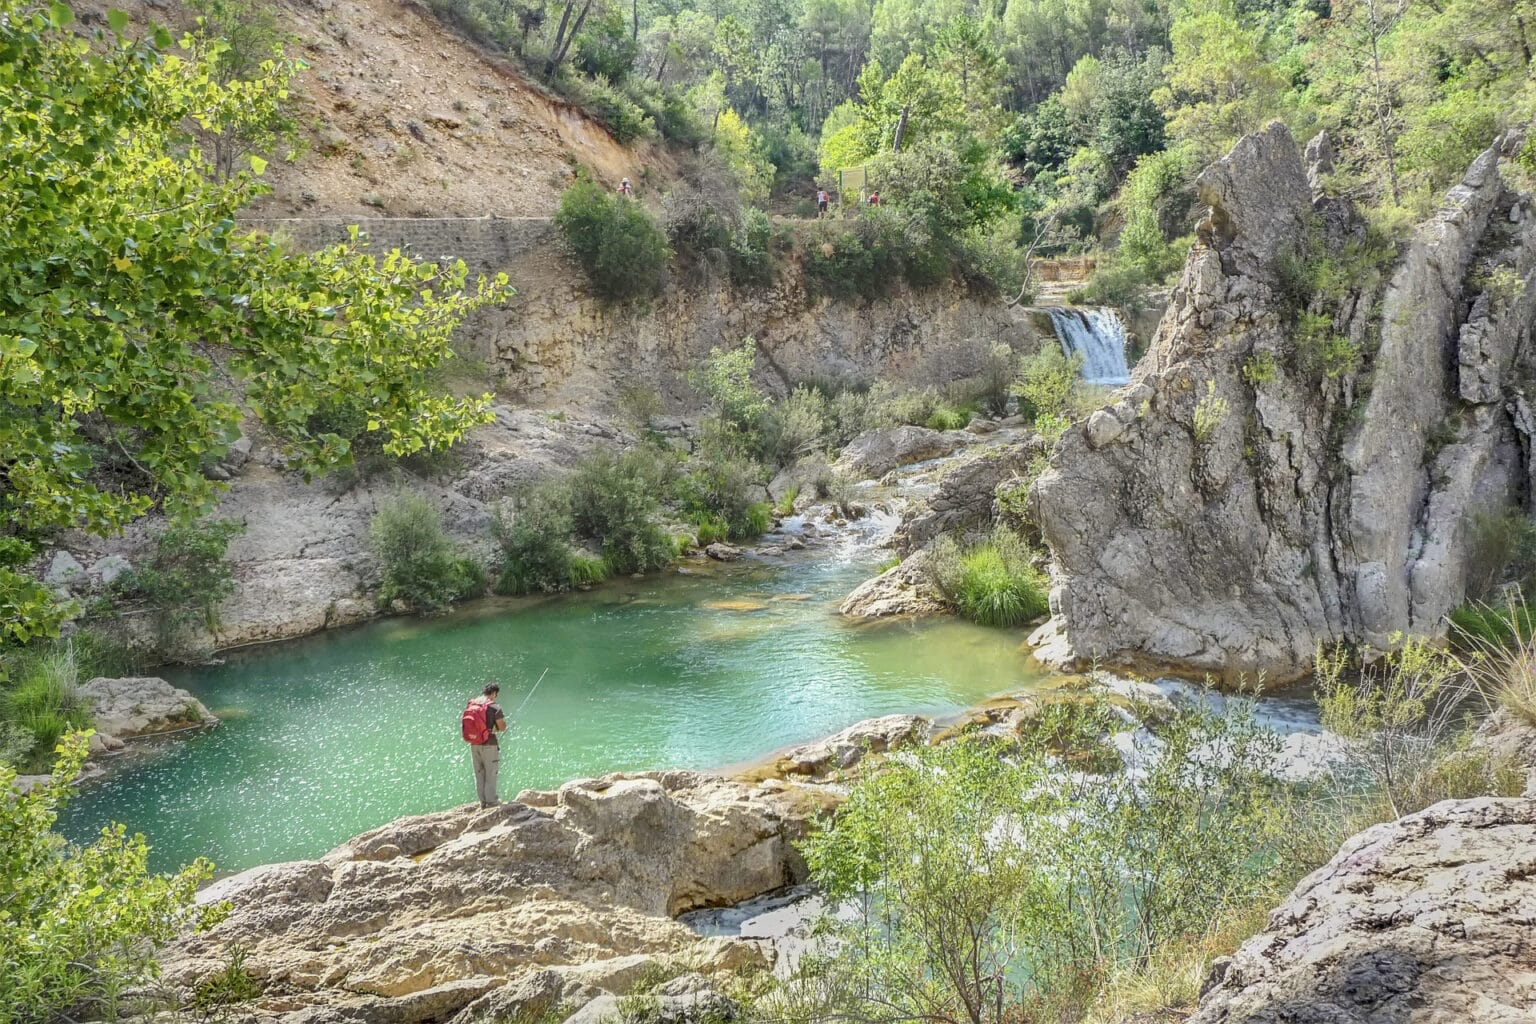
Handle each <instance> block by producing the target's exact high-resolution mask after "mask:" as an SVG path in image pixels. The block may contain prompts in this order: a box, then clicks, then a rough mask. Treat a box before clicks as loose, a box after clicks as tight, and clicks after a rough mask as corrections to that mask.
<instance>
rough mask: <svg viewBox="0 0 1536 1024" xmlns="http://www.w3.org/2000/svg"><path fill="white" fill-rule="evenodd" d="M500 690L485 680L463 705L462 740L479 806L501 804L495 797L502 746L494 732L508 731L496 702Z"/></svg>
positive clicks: (505, 719)
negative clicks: (467, 753)
mask: <svg viewBox="0 0 1536 1024" xmlns="http://www.w3.org/2000/svg"><path fill="white" fill-rule="evenodd" d="M499 693H501V687H500V686H497V685H496V684H495V683H486V684H485V689H483V690H481V691H480V696H478V697H472V698H470V701H469V703H468V704H466V705H465V706H464V715H463V717H462V718H461V719H460V726H461V728H462V731H463V733H464V741H465V742H466V743H468V744H469V760H470V764H472V765H473V766H474V769H475V794H476V795H477V796H478V797H479V798H480V806H481V807H494V806H496V805H497V804H498V803H500V801H499V800H497V799H496V776H497V774H498V773H499V772H500V771H501V747H500V745H499V744H498V743H497V742H496V734H497V733H499V732H506V731H507V716H506V715H504V714H502V713H501V705H499V704H497V703H496V696H497V695H498V694H499Z"/></svg>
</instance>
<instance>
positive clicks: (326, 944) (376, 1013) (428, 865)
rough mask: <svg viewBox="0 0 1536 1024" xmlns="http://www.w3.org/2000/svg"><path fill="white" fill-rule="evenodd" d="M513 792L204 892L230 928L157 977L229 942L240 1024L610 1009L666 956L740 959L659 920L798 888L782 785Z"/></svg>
mask: <svg viewBox="0 0 1536 1024" xmlns="http://www.w3.org/2000/svg"><path fill="white" fill-rule="evenodd" d="M529 797H530V803H528V804H525V803H512V804H506V805H503V806H501V807H497V808H492V809H491V810H488V811H481V810H480V809H479V808H478V807H476V806H472V805H471V806H465V807H459V808H455V809H452V810H449V811H443V812H440V813H437V814H431V815H425V816H420V817H414V818H402V819H400V820H399V821H396V822H393V823H391V824H389V825H386V826H384V827H383V828H380V829H376V830H374V831H373V832H369V833H366V834H364V835H361V836H358V837H356V838H355V839H352V840H351V841H349V842H348V843H346V844H344V845H342V846H341V847H338V848H337V849H336V850H334V851H332V852H331V853H330V854H328V855H326V856H325V857H324V858H322V859H321V860H318V861H301V862H295V863H288V864H274V865H268V866H266V867H260V868H255V869H253V870H251V871H247V872H244V873H242V874H239V875H235V876H233V877H231V878H226V879H223V880H221V881H219V882H216V883H214V884H213V885H211V886H209V887H208V889H206V890H205V891H204V893H203V897H202V898H204V899H207V900H223V899H227V900H229V901H230V902H231V904H232V906H233V908H234V911H233V914H232V915H231V916H230V917H229V919H228V920H226V921H224V922H223V923H222V924H220V925H219V926H218V927H217V928H215V929H214V930H213V931H211V932H209V933H208V934H206V935H203V936H195V937H192V938H189V939H186V940H184V941H183V942H181V943H180V944H179V945H177V946H174V947H172V948H171V949H170V950H169V951H168V952H167V955H166V956H164V957H163V958H162V959H163V961H164V964H165V971H166V977H167V978H168V979H169V980H170V981H171V982H172V983H174V984H178V985H191V984H194V983H195V982H196V980H197V979H198V978H201V977H204V976H206V975H207V974H209V973H210V972H212V971H215V970H217V969H219V968H220V967H221V966H222V965H223V964H225V963H226V962H227V959H228V956H229V951H230V950H231V949H232V948H234V947H235V946H237V945H238V946H242V947H244V948H246V949H248V950H249V955H248V958H247V960H246V966H247V968H248V969H249V970H250V971H251V972H252V974H253V975H254V976H255V977H256V978H257V979H258V980H259V981H260V982H261V984H262V987H263V990H264V993H265V995H264V998H263V999H261V1000H259V1001H258V1002H257V1003H256V1005H255V1008H254V1009H253V1010H252V1011H251V1013H252V1014H254V1015H255V1016H256V1017H257V1018H258V1019H259V1018H261V1017H266V1018H268V1019H270V1018H272V1017H281V1018H283V1019H285V1020H286V1019H291V1020H293V1021H295V1022H297V1021H299V1020H305V1021H317V1020H330V1019H365V1020H390V1021H397V1022H399V1024H411V1022H415V1021H425V1020H447V1019H448V1018H449V1017H451V1016H453V1015H454V1014H456V1013H459V1012H460V1011H461V1010H465V1008H470V1009H469V1010H468V1011H466V1013H465V1014H464V1015H462V1016H461V1018H460V1019H462V1020H469V1019H482V1018H490V1017H500V1018H502V1019H508V1018H510V1017H513V1016H515V1015H516V1014H517V1013H519V1012H523V1011H529V1012H532V1011H534V1010H540V1007H541V1005H542V1007H543V1008H544V1009H548V1008H551V1007H553V1006H554V1005H559V1004H561V1003H567V1004H569V1003H571V1002H578V1003H579V1002H584V1001H586V1000H589V999H592V998H595V997H597V996H599V995H601V994H603V993H604V992H607V993H610V994H614V995H623V994H625V993H627V992H628V990H629V987H630V986H632V985H633V984H634V983H635V980H636V979H637V978H638V977H640V976H641V975H642V974H644V973H645V972H646V970H647V969H648V968H654V967H655V966H656V965H657V963H658V962H659V961H662V960H667V959H676V958H678V957H680V956H681V955H682V954H684V953H686V954H687V955H688V957H689V960H690V962H691V963H694V964H696V965H698V966H696V969H702V970H704V971H705V972H706V973H707V972H711V971H717V970H725V969H734V968H737V967H740V966H742V965H743V964H745V963H748V962H751V961H753V960H754V959H760V954H759V953H758V952H757V951H756V950H755V948H754V947H751V946H749V945H742V944H741V943H739V942H737V943H732V942H727V941H724V940H701V939H699V938H698V937H697V936H696V935H694V934H693V933H692V932H690V931H689V930H688V929H687V928H685V927H684V926H683V925H681V924H678V923H677V922H675V921H673V920H672V917H673V916H675V915H677V914H679V913H682V912H684V911H687V910H691V909H694V908H697V907H706V906H713V905H720V904H727V903H733V902H738V901H741V900H744V899H747V898H749V897H752V896H756V895H760V894H762V893H764V892H767V891H770V890H773V889H777V888H779V887H781V886H784V885H787V884H790V883H791V882H794V881H797V880H798V879H799V878H800V877H801V874H800V872H801V866H800V862H799V860H798V858H797V856H796V855H795V854H794V852H793V849H792V847H791V845H790V842H789V838H788V836H789V835H790V834H792V833H793V831H794V829H795V828H796V827H797V822H798V820H799V819H798V817H797V815H798V814H799V813H800V812H799V811H797V810H796V809H795V804H794V803H793V802H792V801H791V800H790V799H789V798H788V797H787V796H786V795H785V793H784V791H783V790H780V791H778V792H770V791H768V790H767V789H763V788H760V787H756V786H747V785H743V784H740V783H735V782H727V781H725V780H723V779H720V778H718V777H716V776H711V775H704V774H700V773H694V772H656V773H645V774H635V775H612V776H607V777H605V778H603V779H587V780H581V781H576V782H571V783H567V784H566V785H565V786H562V787H561V788H560V789H559V790H558V791H557V792H554V793H539V794H529ZM530 804H539V805H541V806H531V805H530ZM541 1001H542V1003H541ZM540 1012H542V1010H541V1011H540ZM317 1013H320V1014H322V1016H319V1017H316V1016H313V1014H317ZM338 1015H340V1016H338ZM359 1015H361V1016H359Z"/></svg>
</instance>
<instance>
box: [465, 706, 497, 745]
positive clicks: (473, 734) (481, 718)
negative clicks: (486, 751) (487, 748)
mask: <svg viewBox="0 0 1536 1024" xmlns="http://www.w3.org/2000/svg"><path fill="white" fill-rule="evenodd" d="M490 706H491V702H490V701H488V700H486V699H485V698H484V697H471V698H470V699H469V703H468V704H466V705H464V714H463V716H461V717H460V718H459V726H460V728H461V729H462V730H463V732H464V742H466V743H473V744H474V745H475V746H477V747H478V746H482V745H484V744H485V743H488V742H490V739H491V729H490V726H489V725H488V724H487V723H486V718H487V716H488V715H489V714H490V711H489V708H490Z"/></svg>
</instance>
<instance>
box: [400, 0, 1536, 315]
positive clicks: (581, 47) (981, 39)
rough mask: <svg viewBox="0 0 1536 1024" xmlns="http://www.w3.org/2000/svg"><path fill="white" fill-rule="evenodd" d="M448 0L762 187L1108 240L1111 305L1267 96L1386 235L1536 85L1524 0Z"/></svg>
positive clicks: (1256, 123) (744, 181) (597, 94)
mask: <svg viewBox="0 0 1536 1024" xmlns="http://www.w3.org/2000/svg"><path fill="white" fill-rule="evenodd" d="M431 4H432V7H433V8H434V9H435V10H437V11H438V12H439V13H440V14H441V15H442V16H443V17H444V19H446V20H447V21H448V22H450V23H451V24H454V25H457V26H459V27H460V28H461V29H462V30H464V31H465V32H467V33H468V34H470V35H471V36H473V37H475V38H477V39H479V40H481V41H483V42H484V43H485V45H487V46H488V47H495V48H500V49H501V50H503V51H504V52H506V53H507V54H508V55H509V56H510V57H511V58H512V59H514V60H520V61H521V62H522V63H523V65H524V66H525V68H526V69H527V71H528V73H529V74H530V75H534V76H536V77H539V78H540V79H542V80H544V81H546V82H548V83H549V84H550V87H551V88H553V89H556V90H559V91H561V92H563V93H564V94H566V95H569V96H571V97H572V98H573V99H575V100H576V101H577V102H579V103H581V104H583V105H584V106H585V107H586V108H587V109H588V110H589V111H591V112H592V113H593V114H594V115H595V116H596V117H598V118H599V119H600V120H603V121H604V122H605V123H606V124H607V125H608V126H609V127H610V129H611V130H613V131H614V132H615V134H616V135H617V136H618V137H619V138H621V139H634V140H638V139H641V138H649V137H657V138H663V139H667V140H670V141H672V142H673V143H675V144H677V145H678V146H681V147H682V148H684V149H701V150H713V151H714V152H715V153H716V154H717V155H718V156H719V157H720V158H721V160H722V161H723V162H724V163H725V164H727V165H728V166H729V167H730V168H731V169H732V172H733V177H734V180H735V183H736V184H737V185H738V186H739V188H740V191H741V195H742V198H743V199H744V200H745V201H747V202H749V203H750V204H753V205H758V206H761V205H764V204H771V205H773V206H774V208H776V209H777V210H779V211H780V212H784V213H792V214H797V215H800V216H814V215H815V210H814V206H813V202H812V196H813V190H814V188H815V187H816V186H817V185H819V186H822V187H826V188H829V189H833V190H834V191H836V190H838V189H839V183H840V182H841V183H842V189H841V190H842V192H843V194H842V196H841V198H842V200H843V203H844V204H845V206H851V205H852V204H854V203H856V202H858V201H859V200H860V199H861V197H862V196H863V194H864V193H865V191H867V190H878V191H879V192H880V194H881V198H882V200H883V202H884V203H885V204H886V205H888V206H893V207H896V208H898V209H904V210H908V211H918V212H920V213H921V217H919V218H915V219H913V220H912V222H911V223H908V224H906V225H905V228H906V230H907V231H908V233H909V234H910V235H912V236H913V237H914V238H916V239H917V240H918V241H919V243H920V244H921V243H925V242H927V241H930V240H932V239H935V238H939V239H952V238H957V237H960V236H962V235H969V236H970V238H969V243H968V244H969V246H970V247H971V248H972V249H976V250H979V251H984V252H986V253H989V254H991V255H992V256H993V260H992V262H993V263H997V262H999V259H998V257H999V256H1000V255H1001V256H1006V257H1007V259H1004V260H1002V262H1003V263H1004V264H1006V263H1007V262H1008V261H1009V260H1014V261H1016V260H1017V258H1018V256H1019V255H1020V254H1021V253H1030V252H1067V251H1081V250H1095V249H1104V250H1108V251H1111V252H1113V258H1112V259H1109V260H1102V261H1100V269H1099V272H1098V274H1097V276H1096V279H1095V280H1094V282H1093V283H1092V285H1091V287H1090V288H1089V290H1088V292H1087V294H1086V296H1085V297H1086V298H1090V299H1098V300H1101V301H1107V302H1116V303H1132V302H1134V301H1135V299H1136V298H1137V295H1138V293H1139V292H1140V290H1141V289H1143V288H1144V287H1146V286H1147V285H1149V284H1153V283H1156V282H1158V281H1160V280H1161V279H1163V278H1164V277H1166V276H1167V275H1168V274H1170V273H1171V272H1172V271H1173V270H1174V269H1175V268H1176V267H1177V266H1178V265H1179V264H1180V262H1181V257H1182V252H1183V249H1184V247H1185V245H1186V244H1187V241H1188V239H1189V237H1191V236H1192V232H1193V221H1194V213H1195V211H1194V209H1193V188H1192V182H1193V178H1194V175H1195V174H1196V173H1197V172H1198V170H1199V169H1200V168H1201V167H1202V166H1203V165H1204V164H1206V163H1207V162H1209V161H1210V160H1211V159H1213V158H1214V157H1216V156H1218V155H1220V154H1221V153H1222V152H1224V151H1225V150H1226V149H1227V148H1229V147H1230V146H1231V144H1232V143H1233V142H1235V141H1236V140H1237V139H1238V138H1240V137H1241V136H1243V135H1244V134H1247V133H1250V132H1253V131H1255V130H1257V129H1259V128H1260V127H1262V126H1263V125H1264V124H1265V123H1266V122H1268V121H1269V120H1271V119H1274V118H1280V119H1284V120H1285V121H1287V122H1288V123H1289V125H1290V127H1291V129H1292V132H1293V134H1294V135H1296V136H1297V137H1298V138H1299V139H1301V140H1302V141H1306V140H1307V139H1309V138H1310V137H1312V136H1313V135H1314V134H1316V133H1317V132H1318V131H1320V130H1327V131H1328V132H1329V133H1330V135H1331V136H1332V138H1333V140H1334V142H1335V144H1336V146H1337V148H1338V150H1339V160H1338V162H1337V165H1336V168H1335V172H1334V174H1333V176H1332V177H1331V179H1330V180H1329V181H1328V182H1326V185H1327V187H1328V188H1329V189H1330V190H1332V191H1334V192H1336V193H1342V194H1347V195H1348V196H1349V197H1350V198H1352V199H1356V200H1363V201H1364V202H1365V203H1366V205H1368V206H1369V207H1370V208H1371V209H1372V210H1373V211H1375V216H1376V217H1377V219H1379V220H1380V221H1381V222H1382V226H1383V227H1384V228H1385V229H1387V231H1388V233H1391V232H1393V231H1395V230H1396V229H1398V228H1399V227H1401V226H1403V225H1405V224H1407V223H1409V222H1411V221H1412V220H1414V219H1417V218H1421V217H1422V216H1423V215H1425V214H1426V213H1427V212H1428V209H1429V204H1430V202H1431V197H1432V196H1434V195H1436V194H1437V193H1439V192H1440V191H1443V189H1444V188H1445V187H1446V186H1447V185H1448V184H1449V183H1450V182H1451V181H1452V180H1453V179H1454V178H1455V177H1456V176H1458V175H1459V174H1460V173H1461V171H1462V170H1464V169H1465V167H1466V166H1467V163H1468V162H1469V161H1470V159H1471V158H1472V156H1474V155H1475V154H1476V153H1477V152H1478V151H1480V150H1481V149H1482V148H1483V147H1486V146H1487V145H1488V143H1489V142H1490V141H1491V139H1492V138H1493V136H1494V135H1495V134H1496V133H1498V132H1499V131H1500V130H1501V129H1503V128H1505V127H1507V126H1509V125H1513V124H1518V123H1520V122H1522V121H1523V120H1524V119H1525V118H1527V117H1528V116H1529V114H1530V111H1531V104H1532V95H1531V90H1530V87H1529V85H1528V76H1527V73H1526V71H1527V68H1528V66H1529V64H1530V58H1531V50H1530V42H1529V39H1528V28H1527V25H1528V23H1529V21H1530V20H1531V19H1530V13H1531V12H1530V11H1528V10H1527V7H1528V5H1527V4H1525V3H1524V2H1523V0H1496V2H1493V3H1473V2H1471V0H1452V2H1449V3H1444V4H1431V3H1428V2H1423V0H1338V2H1334V3H1329V2H1327V0H1300V2H1295V3H1288V2H1285V0H1253V2H1234V0H1179V2H1175V3H1171V4H1149V3H1141V2H1138V0H1086V2H1078V0H1009V2H1006V3H1002V4H996V5H978V4H974V3H969V2H966V0H852V2H848V0H773V2H751V3H748V2H744V0H719V2H714V3H709V4H702V5H687V4H680V3H669V2H663V0H631V2H629V3H622V2H618V0H516V2H513V3H510V4H503V3H499V2H492V0H431ZM850 172H851V173H850ZM654 191H657V192H660V191H661V189H660V188H659V187H658V188H656V189H654ZM770 197H771V198H770ZM837 212H838V210H837V206H836V204H835V203H834V208H833V213H834V214H836V213H837ZM1018 275H1019V271H1018V270H1017V269H1015V270H1013V271H1012V273H1011V274H1010V273H1004V274H1002V275H1001V276H1002V278H1004V279H1005V283H1006V282H1007V280H1008V279H1010V278H1011V279H1012V280H1013V281H1014V282H1015V283H1017V281H1018Z"/></svg>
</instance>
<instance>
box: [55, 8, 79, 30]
mask: <svg viewBox="0 0 1536 1024" xmlns="http://www.w3.org/2000/svg"><path fill="white" fill-rule="evenodd" d="M74 20H75V12H74V11H72V10H70V9H69V7H68V5H66V4H54V5H53V6H52V7H50V8H48V24H50V25H52V26H53V27H54V28H63V27H64V26H65V25H68V24H70V23H71V22H73V21H74Z"/></svg>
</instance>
